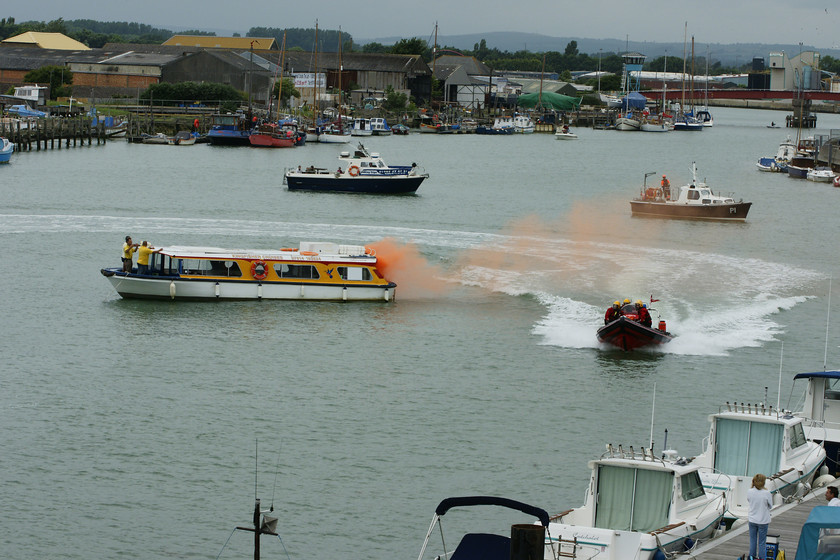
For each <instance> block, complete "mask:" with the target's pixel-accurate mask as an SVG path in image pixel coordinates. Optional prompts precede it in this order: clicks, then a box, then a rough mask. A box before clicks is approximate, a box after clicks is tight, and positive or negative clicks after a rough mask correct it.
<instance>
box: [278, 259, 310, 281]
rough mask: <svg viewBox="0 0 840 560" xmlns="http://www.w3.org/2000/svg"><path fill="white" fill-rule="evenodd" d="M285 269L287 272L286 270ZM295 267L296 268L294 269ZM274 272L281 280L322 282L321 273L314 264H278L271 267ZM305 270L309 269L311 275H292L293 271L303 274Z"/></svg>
mask: <svg viewBox="0 0 840 560" xmlns="http://www.w3.org/2000/svg"><path fill="white" fill-rule="evenodd" d="M284 267H285V270H284ZM293 267H294V268H293ZM271 268H272V269H273V270H274V274H276V275H277V277H278V278H280V279H281V280H320V279H321V271H320V270H318V267H316V266H315V265H313V264H307V263H299V264H298V263H289V262H276V263H274V264H273V265H272V267H271ZM304 269H308V270H309V273H310V275H309V276H306V275H304V274H290V272H292V271H297V272H301V273H302V271H303V270H304Z"/></svg>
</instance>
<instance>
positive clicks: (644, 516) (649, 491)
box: [548, 444, 726, 560]
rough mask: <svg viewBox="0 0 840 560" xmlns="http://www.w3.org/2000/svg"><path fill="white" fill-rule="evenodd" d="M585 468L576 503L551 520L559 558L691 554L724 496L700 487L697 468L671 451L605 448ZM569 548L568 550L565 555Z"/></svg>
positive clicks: (612, 559)
mask: <svg viewBox="0 0 840 560" xmlns="http://www.w3.org/2000/svg"><path fill="white" fill-rule="evenodd" d="M589 467H590V469H591V471H592V474H591V476H590V481H589V487H588V488H587V491H586V497H585V501H584V504H583V506H581V507H579V508H576V509H570V510H567V511H564V512H562V513H560V514H558V515H556V516H553V517H552V518H551V523H549V525H548V533H549V535H551V537H550V538H551V539H554V538H557V539H562V540H561V541H560V551H561V554H562V555H563V556H573V557H574V553H577V555H578V556H577V557H580V558H586V559H587V560H653V559H655V558H665V557H670V556H669V555H670V554H671V553H674V552H681V551H683V552H684V551H690V550H691V549H693V548H694V546H695V545H696V544H697V543H699V542H700V541H702V540H705V539H709V538H711V537H713V536H714V535H715V534H716V532H717V531H719V525H720V522H721V519H722V518H723V514H724V512H725V511H726V498H725V497H724V496H723V495H721V494H709V493H707V492H706V491H705V490H704V489H703V484H702V482H701V479H700V473H699V470H698V468H697V466H696V465H691V464H685V461H684V460H682V459H680V458H678V457H677V452H676V451H673V450H668V451H665V452H664V453H663V454H662V456H661V457H658V456H656V455H655V454H654V452H653V449H645V448H644V447H642V448H640V450H634V449H633V447H630V448H629V449H624V448H623V447H622V446H621V445H619V446H618V448H617V449H616V448H615V447H613V445H612V444H609V445H607V452H606V453H604V455H602V456H601V458H600V459H598V460H595V461H591V462H590V463H589ZM570 553H572V554H570Z"/></svg>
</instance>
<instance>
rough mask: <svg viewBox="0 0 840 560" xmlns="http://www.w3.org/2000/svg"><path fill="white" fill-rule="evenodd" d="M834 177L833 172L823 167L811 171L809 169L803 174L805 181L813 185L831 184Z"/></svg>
mask: <svg viewBox="0 0 840 560" xmlns="http://www.w3.org/2000/svg"><path fill="white" fill-rule="evenodd" d="M834 177H835V174H834V171H832V170H831V168H830V167H825V166H818V167H814V168H813V169H809V170H808V172H807V173H806V174H805V178H806V179H808V180H809V181H814V182H815V183H831V182H832V181H834Z"/></svg>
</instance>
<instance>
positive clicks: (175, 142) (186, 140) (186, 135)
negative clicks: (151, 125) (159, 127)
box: [166, 130, 195, 146]
mask: <svg viewBox="0 0 840 560" xmlns="http://www.w3.org/2000/svg"><path fill="white" fill-rule="evenodd" d="M166 143H167V144H169V145H170V146H192V145H194V144H195V136H194V135H193V134H192V133H191V132H189V131H188V130H179V131H178V132H177V133H176V134H175V136H170V137H168V138H167V139H166Z"/></svg>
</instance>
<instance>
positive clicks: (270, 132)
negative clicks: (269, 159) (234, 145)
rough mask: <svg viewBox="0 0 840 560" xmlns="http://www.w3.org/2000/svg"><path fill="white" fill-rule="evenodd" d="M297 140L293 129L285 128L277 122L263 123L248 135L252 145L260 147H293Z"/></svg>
mask: <svg viewBox="0 0 840 560" xmlns="http://www.w3.org/2000/svg"><path fill="white" fill-rule="evenodd" d="M295 140H297V139H296V138H295V136H294V134H293V133H292V131H290V130H289V131H287V130H283V129H281V128H279V127H278V126H277V125H275V124H267V125H266V124H264V125H261V126H260V127H259V128H258V129H257V131H256V132H254V133H252V134H251V136H249V137H248V141H249V142H250V143H251V145H252V146H256V147H260V148H291V147H292V146H294V145H295Z"/></svg>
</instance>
